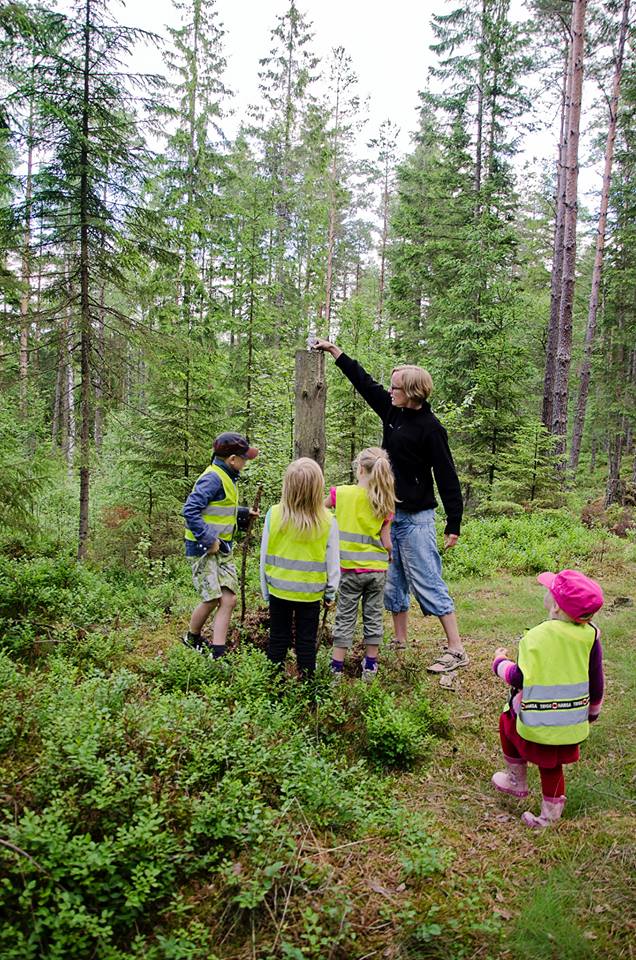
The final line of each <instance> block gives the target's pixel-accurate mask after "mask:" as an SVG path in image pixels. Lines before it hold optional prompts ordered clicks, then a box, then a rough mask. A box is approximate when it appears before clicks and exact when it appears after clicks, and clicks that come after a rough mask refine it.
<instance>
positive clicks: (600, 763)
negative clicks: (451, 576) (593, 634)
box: [403, 569, 636, 960]
mask: <svg viewBox="0 0 636 960" xmlns="http://www.w3.org/2000/svg"><path fill="white" fill-rule="evenodd" d="M634 573H635V572H634V571H633V570H626V569H622V570H615V571H613V572H610V573H609V574H605V575H602V576H601V574H600V573H599V579H602V582H603V586H604V589H605V596H606V606H605V608H604V610H603V612H602V614H601V615H600V616H599V617H598V623H599V626H600V628H601V631H602V643H603V648H604V662H605V674H606V692H605V698H606V700H605V706H604V709H603V713H602V717H601V719H600V721H599V722H598V724H597V725H595V726H594V727H592V729H591V734H590V738H589V741H588V743H587V744H586V745H585V747H584V748H582V751H581V753H582V756H581V761H580V762H579V763H577V764H574V765H571V766H569V767H566V768H565V776H566V793H567V797H568V800H567V805H566V810H565V814H564V818H563V820H562V821H561V822H560V823H559V825H558V826H557V827H556V828H554V829H550V830H545V831H542V832H534V831H532V830H529V829H527V828H525V827H524V826H523V825H522V824H521V823H520V821H519V816H520V814H521V812H522V811H523V810H524V809H528V808H530V809H533V810H535V811H536V810H538V805H539V798H540V790H539V782H538V773H537V771H536V770H534V771H532V772H531V773H530V783H531V796H530V798H528V799H527V800H515V799H513V798H507V797H505V796H503V795H501V794H497V793H496V792H495V791H494V790H493V789H492V788H491V786H490V777H491V776H492V773H493V772H494V771H495V770H496V769H500V767H501V753H500V748H499V738H498V716H499V712H500V709H501V707H502V705H503V702H504V700H505V688H504V686H503V684H502V683H501V682H500V681H498V680H497V678H495V677H494V676H493V675H492V673H491V662H492V657H493V652H494V649H495V647H496V646H499V645H500V644H501V645H504V646H507V647H508V649H509V650H510V651H511V652H512V651H514V650H515V647H516V644H515V643H514V640H515V639H516V638H518V637H519V635H520V633H521V632H522V631H523V630H524V629H526V628H527V627H530V626H533V625H534V624H535V623H537V622H539V621H540V620H541V619H542V616H543V609H542V606H541V604H542V595H543V594H542V590H541V588H540V587H538V585H537V584H536V581H535V579H534V577H500V578H498V579H497V580H490V581H488V582H485V583H482V584H477V583H475V582H472V583H465V584H461V583H459V584H455V585H453V586H454V591H453V592H454V595H455V597H456V598H457V605H458V616H459V622H460V626H461V629H462V633H463V635H464V636H465V638H466V646H467V649H468V650H469V652H470V656H471V664H470V666H469V667H468V668H467V669H466V670H463V671H461V672H458V674H457V686H456V688H455V689H454V690H452V691H449V690H444V689H441V688H440V687H439V682H438V680H437V679H436V678H431V680H430V696H431V699H433V700H439V698H444V699H445V700H447V701H448V700H454V706H453V711H452V727H453V736H452V738H451V739H450V740H448V741H444V740H442V741H440V742H439V745H438V747H437V751H436V755H435V760H434V763H433V764H432V765H431V767H430V768H429V770H428V771H427V772H425V773H424V774H420V775H415V776H412V777H405V778H404V781H403V792H404V795H405V797H410V798H411V802H416V803H422V804H425V805H427V806H428V807H429V809H432V810H433V811H434V815H435V820H436V823H437V826H438V829H439V830H440V831H441V833H442V835H443V836H444V838H445V840H446V842H447V843H448V844H449V845H450V847H451V848H452V850H453V853H454V857H453V861H452V864H451V866H450V867H449V869H448V871H447V873H446V875H445V877H444V879H443V880H442V882H441V886H442V889H443V891H444V894H445V896H446V898H447V901H448V907H447V912H449V913H450V914H452V913H453V912H454V911H453V907H452V904H453V903H455V904H456V905H457V906H458V907H459V909H458V910H457V912H456V917H457V921H458V923H459V924H460V928H464V932H465V934H466V935H467V936H468V938H469V940H470V942H471V943H472V949H471V952H469V953H467V954H466V955H467V956H474V957H478V956H479V957H481V956H484V957H492V956H500V957H502V958H503V957H508V956H511V957H512V956H514V957H522V958H526V960H535V958H536V960H538V958H546V957H554V958H559V960H564V958H572V960H579V958H585V957H597V956H598V957H601V956H604V957H612V958H632V957H636V891H635V888H634V882H633V878H634V876H635V875H636V832H635V831H634V826H633V824H634V816H635V814H636V722H635V719H634V709H633V702H634V695H635V694H636V598H635V597H634V584H635V582H636V578H635V576H634ZM413 635H414V637H416V638H417V642H416V644H415V652H414V653H413V657H414V658H415V657H416V656H417V658H418V660H420V662H424V661H426V660H427V659H428V658H429V657H430V653H431V650H432V649H433V648H434V642H435V639H436V638H437V637H439V630H438V628H437V624H436V623H435V622H434V621H432V620H431V619H430V618H422V617H419V616H418V615H417V614H415V615H414V617H413ZM511 641H513V642H511ZM493 919H495V920H496V921H499V922H498V923H497V924H495V926H497V927H499V929H498V930H495V929H494V926H493V925H492V924H491V921H492V920H493ZM480 925H481V926H482V927H483V930H482V931H481V935H480V930H479V927H480ZM497 940H498V941H499V947H498V948H495V943H496V942H497ZM422 955H423V956H426V953H423V954H422ZM454 955H456V954H454Z"/></svg>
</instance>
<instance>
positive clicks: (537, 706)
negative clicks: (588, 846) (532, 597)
mask: <svg viewBox="0 0 636 960" xmlns="http://www.w3.org/2000/svg"><path fill="white" fill-rule="evenodd" d="M537 580H538V581H539V583H540V584H542V586H544V587H545V588H546V593H545V598H544V606H545V608H546V610H547V611H548V616H549V619H548V620H545V621H544V622H543V623H540V624H539V625H538V626H537V627H533V628H532V630H528V632H527V633H526V634H525V635H524V636H523V637H522V638H521V641H520V643H519V656H518V659H517V663H514V661H512V660H510V659H509V657H508V652H507V651H506V650H505V648H504V647H499V648H498V649H497V650H496V651H495V659H494V661H493V665H492V668H493V671H494V672H495V674H496V675H497V676H498V677H499V678H500V679H501V680H504V681H505V682H506V683H507V684H509V686H510V687H511V688H512V689H511V692H510V699H509V702H508V706H507V707H506V709H505V710H504V712H503V713H502V714H501V716H500V718H499V735H500V738H501V746H502V748H503V754H504V761H505V765H506V769H505V770H501V771H499V772H498V773H495V774H494V776H493V778H492V783H493V786H494V787H495V789H497V790H500V791H501V792H502V793H508V794H511V795H512V796H514V797H527V796H528V773H527V770H528V763H534V764H536V765H537V766H538V768H539V774H540V776H541V790H542V794H543V799H542V804H541V812H540V814H539V815H538V816H537V815H536V814H534V813H531V812H530V811H526V813H524V814H523V815H522V817H521V819H522V821H523V822H524V823H525V824H526V826H529V827H538V828H542V827H546V826H548V825H549V824H550V823H554V822H555V821H556V820H558V819H559V818H560V816H561V814H562V812H563V808H564V806H565V780H564V778H563V764H564V763H575V762H576V761H577V760H578V759H579V744H580V743H581V742H582V741H583V740H585V739H587V736H588V734H589V724H590V723H593V722H594V721H595V720H597V719H598V716H599V714H600V711H601V704H602V701H603V685H604V684H603V651H602V649H601V640H600V636H601V634H600V631H599V629H598V627H596V626H595V625H594V624H593V623H592V622H591V618H592V617H593V616H594V614H595V613H596V612H597V611H598V610H600V609H601V607H602V606H603V591H602V590H601V588H600V586H599V585H598V583H596V581H595V580H591V579H590V578H589V577H586V576H584V574H582V573H579V571H578V570H561V572H560V573H556V574H555V573H541V574H539V576H538V577H537Z"/></svg>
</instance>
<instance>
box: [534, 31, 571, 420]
mask: <svg viewBox="0 0 636 960" xmlns="http://www.w3.org/2000/svg"><path fill="white" fill-rule="evenodd" d="M571 63H572V42H571V39H570V40H569V41H568V44H567V46H566V49H565V56H564V66H563V86H562V94H561V130H560V134H559V149H558V154H557V178H556V210H555V216H554V244H553V253H552V274H551V279H550V320H549V322H548V336H547V341H546V348H545V374H544V379H543V410H542V415H541V419H542V421H543V425H544V427H546V429H547V430H551V429H552V408H553V406H554V378H555V371H556V355H557V347H558V345H559V311H560V308H561V279H562V276H563V231H564V226H565V216H564V214H565V150H566V146H567V131H568V111H569V107H570V100H571V84H572V69H571Z"/></svg>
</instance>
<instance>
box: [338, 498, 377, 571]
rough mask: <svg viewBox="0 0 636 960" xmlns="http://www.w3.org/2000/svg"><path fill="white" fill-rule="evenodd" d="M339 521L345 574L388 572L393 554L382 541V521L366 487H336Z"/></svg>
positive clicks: (342, 564) (341, 563) (341, 554)
mask: <svg viewBox="0 0 636 960" xmlns="http://www.w3.org/2000/svg"><path fill="white" fill-rule="evenodd" d="M336 520H337V521H338V527H339V530H340V535H339V536H340V566H341V567H342V568H343V570H356V569H358V568H359V567H367V568H371V569H373V570H387V569H388V567H389V554H388V552H387V551H386V550H385V549H384V547H383V546H382V541H381V540H380V539H379V534H380V530H381V529H382V520H381V519H380V518H379V517H377V516H376V515H375V514H374V512H373V510H372V509H371V503H370V502H369V495H368V493H367V491H366V489H365V488H364V487H361V486H359V485H358V484H355V485H354V484H349V485H346V486H343V487H336Z"/></svg>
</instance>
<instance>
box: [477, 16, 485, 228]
mask: <svg viewBox="0 0 636 960" xmlns="http://www.w3.org/2000/svg"><path fill="white" fill-rule="evenodd" d="M486 3H487V0H481V21H480V25H481V36H480V40H479V74H478V77H477V108H476V114H477V116H476V126H477V130H476V134H475V197H476V204H477V205H476V209H475V216H477V217H478V216H479V213H480V206H481V205H480V202H479V191H480V190H481V168H482V154H483V129H484V77H485V72H486V71H485V59H486V58H485V53H486V51H485V49H484V48H485V44H486Z"/></svg>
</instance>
